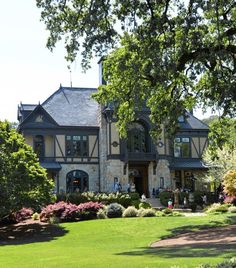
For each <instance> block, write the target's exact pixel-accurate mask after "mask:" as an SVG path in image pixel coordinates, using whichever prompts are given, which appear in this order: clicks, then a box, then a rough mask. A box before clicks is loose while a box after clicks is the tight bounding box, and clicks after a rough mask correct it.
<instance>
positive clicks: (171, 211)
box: [162, 208, 173, 215]
mask: <svg viewBox="0 0 236 268" xmlns="http://www.w3.org/2000/svg"><path fill="white" fill-rule="evenodd" d="M162 212H163V214H165V215H169V214H173V210H172V209H171V208H165V209H163V210H162Z"/></svg>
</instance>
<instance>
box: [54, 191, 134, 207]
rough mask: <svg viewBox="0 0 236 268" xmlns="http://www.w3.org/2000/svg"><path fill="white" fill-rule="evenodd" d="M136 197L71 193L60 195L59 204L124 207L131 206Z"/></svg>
mask: <svg viewBox="0 0 236 268" xmlns="http://www.w3.org/2000/svg"><path fill="white" fill-rule="evenodd" d="M133 198H136V197H135V196H132V195H129V194H126V193H118V192H117V193H95V192H83V193H70V194H58V195H57V202H59V201H65V202H69V203H72V204H76V205H79V204H81V203H86V202H89V201H93V202H100V203H103V204H105V205H108V204H111V203H119V204H121V205H122V206H124V207H128V206H130V205H131V202H132V200H133Z"/></svg>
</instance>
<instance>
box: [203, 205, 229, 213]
mask: <svg viewBox="0 0 236 268" xmlns="http://www.w3.org/2000/svg"><path fill="white" fill-rule="evenodd" d="M227 211H228V206H227V205H221V204H220V203H214V204H212V205H211V206H210V207H207V209H206V213H225V212H227Z"/></svg>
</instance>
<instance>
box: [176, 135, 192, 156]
mask: <svg viewBox="0 0 236 268" xmlns="http://www.w3.org/2000/svg"><path fill="white" fill-rule="evenodd" d="M174 156H175V157H190V139H189V138H186V137H182V138H175V140H174Z"/></svg>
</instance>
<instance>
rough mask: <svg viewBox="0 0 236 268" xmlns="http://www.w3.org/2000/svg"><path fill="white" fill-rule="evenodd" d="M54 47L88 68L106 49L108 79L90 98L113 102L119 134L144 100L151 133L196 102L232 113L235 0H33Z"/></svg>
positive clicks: (235, 64)
mask: <svg viewBox="0 0 236 268" xmlns="http://www.w3.org/2000/svg"><path fill="white" fill-rule="evenodd" d="M36 2H37V6H38V7H39V8H41V9H42V13H41V18H42V20H43V21H44V22H45V24H46V27H47V29H48V30H49V32H50V36H49V39H48V42H47V46H48V48H50V49H53V48H54V47H55V45H56V43H57V42H59V41H60V40H61V39H62V37H65V47H66V50H67V59H68V60H69V61H73V60H75V59H76V57H77V54H78V53H81V54H80V56H81V57H82V65H83V67H84V68H85V69H86V68H88V67H89V61H90V60H91V58H92V57H93V56H94V55H95V56H103V55H106V58H105V60H104V77H105V79H106V80H107V81H108V82H109V83H108V84H107V85H103V86H101V87H100V88H99V91H98V93H97V94H96V96H95V98H96V99H97V100H98V101H99V102H100V103H103V104H106V103H109V102H111V101H112V102H114V103H113V105H114V112H115V114H116V118H117V120H118V122H117V124H118V126H119V129H120V133H121V134H125V133H126V127H127V124H128V123H129V122H130V121H132V120H134V119H135V117H136V116H137V113H136V111H137V110H138V109H139V108H140V107H141V106H142V105H143V104H144V103H145V104H146V105H147V106H148V107H149V108H150V112H151V115H150V118H151V120H152V122H153V123H154V124H153V126H154V127H153V130H154V131H155V133H159V132H160V131H161V127H160V126H161V124H162V123H163V122H164V123H166V125H168V129H169V130H172V129H175V128H176V127H177V117H178V116H179V115H181V114H183V113H184V111H185V109H192V108H193V107H194V106H201V107H202V108H206V107H211V108H212V109H213V110H217V109H220V110H221V111H222V114H223V115H230V116H234V115H235V114H236V105H235V104H236V91H235V87H236V75H235V70H236V38H235V35H236V2H235V1H234V0H224V1H223V0H189V1H186V0H158V1H154V0H143V1H138V0H105V1H104V0H90V1H88V0H36Z"/></svg>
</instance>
